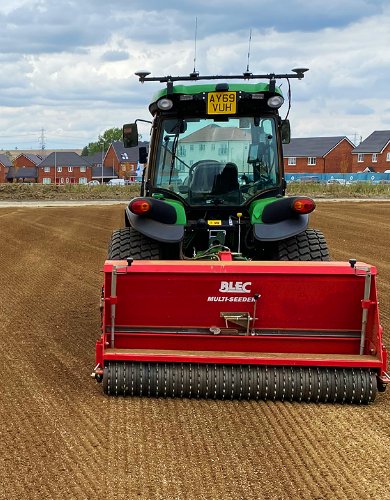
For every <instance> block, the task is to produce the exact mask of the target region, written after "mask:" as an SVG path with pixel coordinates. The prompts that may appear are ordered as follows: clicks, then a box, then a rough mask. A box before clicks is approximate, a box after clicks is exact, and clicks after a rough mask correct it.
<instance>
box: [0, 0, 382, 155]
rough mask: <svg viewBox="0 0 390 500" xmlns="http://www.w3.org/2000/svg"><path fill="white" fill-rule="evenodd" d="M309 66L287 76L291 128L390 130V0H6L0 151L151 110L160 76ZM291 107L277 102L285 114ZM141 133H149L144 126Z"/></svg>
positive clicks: (326, 132) (83, 137)
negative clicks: (148, 78) (143, 73)
mask: <svg viewBox="0 0 390 500" xmlns="http://www.w3.org/2000/svg"><path fill="white" fill-rule="evenodd" d="M196 19H197V50H196V69H197V70H198V71H199V72H200V73H203V74H237V73H241V72H243V71H244V70H245V69H246V64H247V53H248V38H249V32H250V30H251V32H252V39H251V57H250V70H251V71H252V72H253V73H268V72H275V73H285V72H290V70H291V69H292V68H294V67H307V68H310V71H309V72H308V73H307V75H306V77H305V79H304V80H302V81H297V80H294V81H292V109H291V112H290V116H289V117H290V120H291V125H292V131H293V136H294V137H313V136H335V135H346V136H348V137H349V138H350V139H351V140H354V141H355V140H359V138H360V137H362V138H363V139H364V138H365V137H367V136H368V135H369V134H370V133H371V132H373V131H374V130H389V129H390V93H389V91H388V89H389V83H390V81H389V80H390V50H389V48H390V0H386V1H385V0H344V1H342V2H340V0H327V1H326V2H324V1H323V0H321V1H319V0H310V1H309V0H291V1H287V0H280V1H279V2H269V0H268V1H263V0H246V1H245V2H237V1H232V0H208V1H206V0H198V1H197V2H192V1H191V2H189V1H184V0H181V1H176V0H166V1H164V2H161V1H157V0H156V1H147V0H144V1H138V0H131V1H129V2H123V1H122V0H121V1H119V0H111V1H108V0H105V1H103V0H83V2H76V1H69V0H56V2H49V1H48V0H2V2H1V6H0V25H1V26H2V29H1V30H0V67H1V69H2V71H1V72H0V150H1V149H3V150H7V149H14V148H15V147H18V148H19V149H27V148H34V149H36V148H39V147H40V146H39V137H40V135H41V130H42V129H43V130H44V137H45V143H46V148H47V149H53V148H82V147H83V146H85V145H86V144H88V143H89V142H91V141H95V140H96V139H97V136H98V135H99V134H100V133H102V132H103V131H104V130H106V129H107V128H110V127H114V126H121V125H122V124H123V123H126V122H130V121H133V120H134V119H136V118H143V119H148V118H149V114H148V109H147V107H148V102H149V99H150V97H151V95H153V93H154V91H155V90H156V89H157V88H158V84H154V83H153V84H144V85H141V84H140V83H139V82H138V80H137V78H136V77H135V76H134V72H135V71H137V70H139V69H147V70H149V71H150V72H151V73H152V74H153V75H158V76H160V75H167V74H172V75H177V74H188V73H190V72H191V71H192V69H193V66H194V32H195V20H196ZM285 112H286V109H285V107H284V108H282V115H283V114H284V113H285ZM142 132H143V135H144V137H143V138H144V139H147V138H148V131H147V129H146V128H145V129H144V130H143V131H142Z"/></svg>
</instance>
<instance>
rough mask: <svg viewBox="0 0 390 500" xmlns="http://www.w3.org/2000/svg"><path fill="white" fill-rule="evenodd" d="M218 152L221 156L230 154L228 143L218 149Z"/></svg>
mask: <svg viewBox="0 0 390 500" xmlns="http://www.w3.org/2000/svg"><path fill="white" fill-rule="evenodd" d="M218 154H219V156H223V155H227V154H228V147H227V146H226V145H225V146H221V147H220V148H219V149H218Z"/></svg>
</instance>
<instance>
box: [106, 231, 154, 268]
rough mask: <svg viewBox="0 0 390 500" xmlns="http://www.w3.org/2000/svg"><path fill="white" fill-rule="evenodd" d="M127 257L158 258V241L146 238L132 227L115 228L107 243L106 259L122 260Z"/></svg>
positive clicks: (139, 258)
mask: <svg viewBox="0 0 390 500" xmlns="http://www.w3.org/2000/svg"><path fill="white" fill-rule="evenodd" d="M127 257H132V258H133V259H135V260H158V259H160V245H159V242H158V241H155V240H151V239H150V238H147V237H146V236H144V235H143V234H141V233H140V232H138V231H137V230H136V229H134V228H132V227H125V228H123V229H117V230H116V231H114V232H113V233H112V236H111V241H110V243H109V245H108V259H109V260H122V259H127Z"/></svg>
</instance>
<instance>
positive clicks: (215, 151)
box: [154, 117, 279, 205]
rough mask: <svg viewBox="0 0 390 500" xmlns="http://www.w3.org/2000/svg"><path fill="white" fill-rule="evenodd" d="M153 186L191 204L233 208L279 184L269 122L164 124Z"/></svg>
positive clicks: (242, 119) (251, 119) (247, 119)
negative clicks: (230, 206)
mask: <svg viewBox="0 0 390 500" xmlns="http://www.w3.org/2000/svg"><path fill="white" fill-rule="evenodd" d="M162 131H163V132H162V134H161V136H160V143H159V148H158V157H157V168H156V171H155V178H154V186H156V187H158V188H162V189H168V190H170V191H174V192H175V193H176V194H178V195H179V196H181V197H182V198H183V199H185V200H186V201H187V202H188V203H189V204H191V205H203V204H223V205H237V204H242V203H245V201H246V200H248V199H249V198H251V197H252V196H255V195H256V194H258V193H259V192H262V191H264V190H267V189H271V188H273V187H277V186H278V185H279V164H278V154H277V144H276V133H275V121H274V119H273V118H270V117H264V118H260V117H259V118H256V117H240V118H236V117H235V118H226V119H225V120H224V121H216V120H214V119H208V118H207V119H206V118H204V119H203V118H194V119H185V120H184V119H177V118H175V119H165V120H163V122H162Z"/></svg>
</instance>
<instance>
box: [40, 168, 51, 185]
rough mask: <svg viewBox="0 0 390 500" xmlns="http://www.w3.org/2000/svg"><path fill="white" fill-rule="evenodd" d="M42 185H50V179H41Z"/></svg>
mask: <svg viewBox="0 0 390 500" xmlns="http://www.w3.org/2000/svg"><path fill="white" fill-rule="evenodd" d="M45 168H47V167H45ZM42 184H51V179H50V177H44V178H43V179H42Z"/></svg>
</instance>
